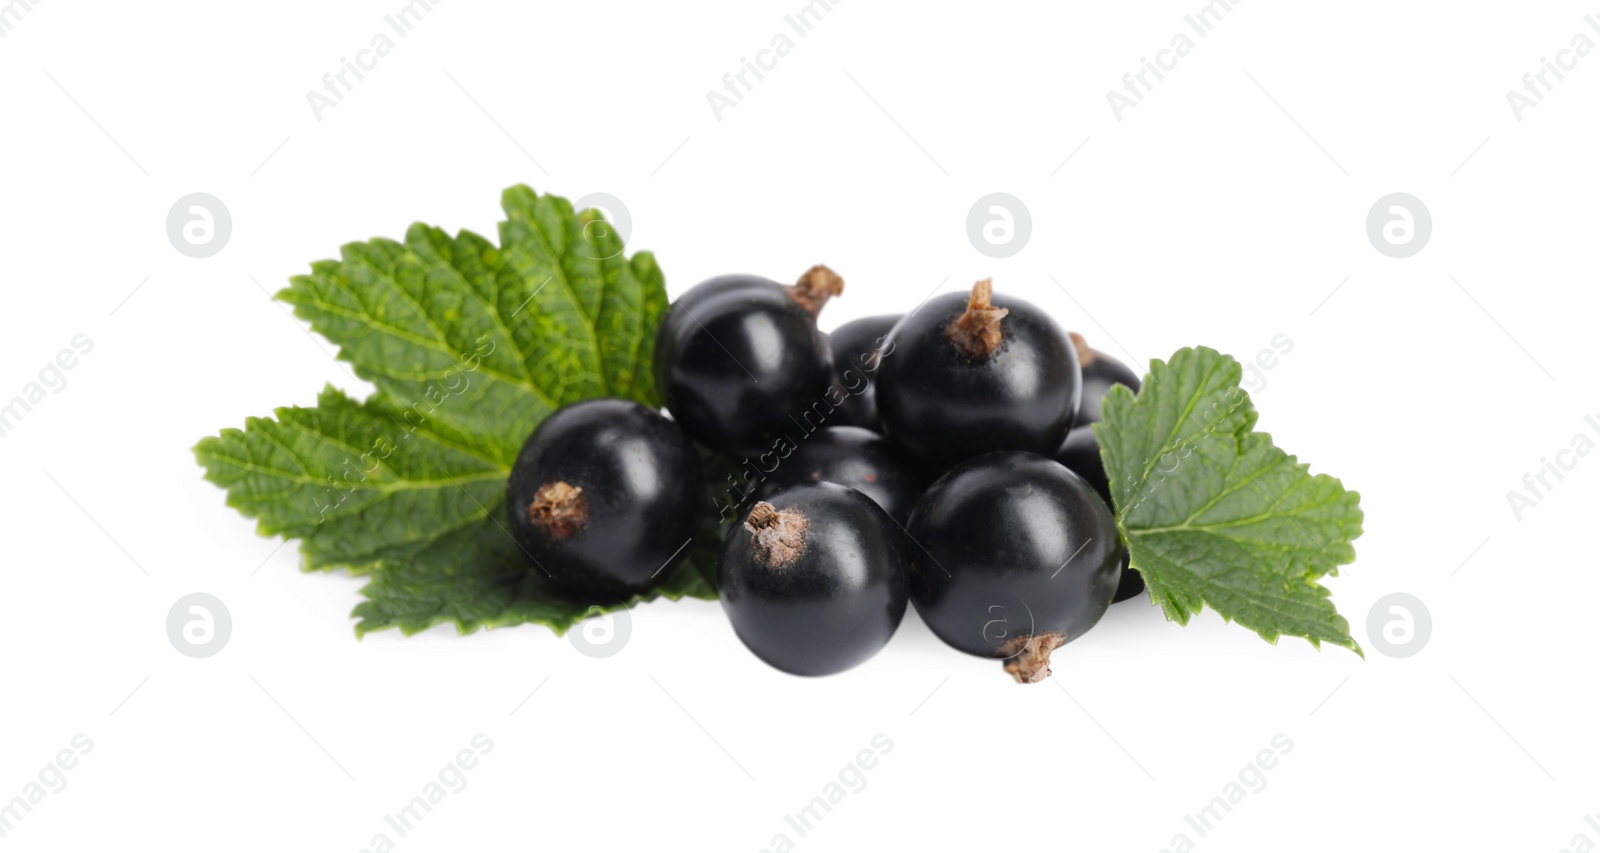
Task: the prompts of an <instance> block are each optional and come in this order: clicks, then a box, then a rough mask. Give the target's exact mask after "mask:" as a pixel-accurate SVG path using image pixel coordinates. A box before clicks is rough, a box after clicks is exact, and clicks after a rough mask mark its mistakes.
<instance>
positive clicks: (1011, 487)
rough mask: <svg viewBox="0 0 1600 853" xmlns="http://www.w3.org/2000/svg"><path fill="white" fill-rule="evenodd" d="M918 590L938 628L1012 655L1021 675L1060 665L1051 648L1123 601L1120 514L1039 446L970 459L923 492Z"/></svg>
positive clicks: (1030, 676)
mask: <svg viewBox="0 0 1600 853" xmlns="http://www.w3.org/2000/svg"><path fill="white" fill-rule="evenodd" d="M909 534H910V538H911V540H912V541H913V542H914V543H915V545H914V546H912V547H911V548H910V553H911V600H912V601H913V602H914V603H915V604H916V607H917V612H918V613H919V614H920V615H921V616H922V619H923V621H924V622H926V623H927V624H928V627H929V628H930V629H932V631H933V633H934V634H935V635H937V636H938V637H939V639H941V640H944V641H945V642H946V643H948V644H949V645H951V646H953V647H955V648H957V649H960V650H961V651H964V652H967V653H969V654H974V655H981V656H986V657H996V658H1004V659H1006V664H1005V669H1006V671H1007V672H1009V673H1011V674H1012V675H1013V676H1015V677H1016V679H1017V680H1018V681H1019V682H1027V683H1032V682H1037V681H1041V680H1043V679H1044V678H1047V677H1048V676H1049V675H1050V652H1051V650H1053V649H1056V648H1058V647H1060V646H1061V645H1063V644H1065V643H1066V642H1068V641H1070V640H1075V639H1077V638H1078V637H1080V636H1082V635H1083V634H1084V633H1085V632H1086V631H1088V630H1089V629H1090V628H1092V627H1094V624H1095V623H1096V622H1098V621H1100V617H1101V616H1103V615H1104V614H1105V612H1106V608H1107V607H1109V606H1110V604H1111V597H1112V595H1113V594H1114V593H1115V592H1116V589H1117V574H1118V561H1119V559H1120V554H1121V543H1120V541H1119V539H1118V533H1117V525H1116V520H1115V519H1114V518H1112V516H1111V512H1110V510H1108V509H1107V508H1106V505H1105V502H1104V501H1102V500H1100V498H1099V497H1098V496H1097V495H1095V493H1094V490H1093V489H1091V488H1090V487H1089V484H1088V483H1086V482H1084V481H1083V478H1082V477H1079V476H1078V475H1077V474H1074V473H1072V472H1071V471H1069V470H1067V469H1066V468H1065V467H1063V466H1062V465H1061V464H1060V463H1058V462H1055V461H1052V460H1050V459H1046V458H1044V457H1042V456H1038V455H1036V454H1033V453H1027V452H1021V451H1006V452H1000V453H991V454H988V455H986V456H980V457H978V458H977V459H972V460H969V461H967V462H964V463H962V464H960V465H958V466H956V467H955V468H953V469H952V470H950V471H949V472H948V473H946V474H945V475H944V476H943V477H941V478H939V480H938V481H936V482H935V483H934V484H933V485H932V486H929V487H928V491H927V492H925V493H924V494H923V496H922V499H921V500H920V501H918V502H917V508H916V509H915V510H913V511H912V513H911V524H910V526H909Z"/></svg>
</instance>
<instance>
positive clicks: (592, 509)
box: [506, 399, 704, 602]
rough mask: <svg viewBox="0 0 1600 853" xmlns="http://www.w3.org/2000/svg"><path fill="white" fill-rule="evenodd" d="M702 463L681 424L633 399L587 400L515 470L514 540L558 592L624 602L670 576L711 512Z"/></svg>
mask: <svg viewBox="0 0 1600 853" xmlns="http://www.w3.org/2000/svg"><path fill="white" fill-rule="evenodd" d="M703 490H704V481H703V480H702V478H701V469H700V456H699V454H698V452H697V451H696V450H695V447H694V444H693V443H692V442H690V441H689V439H688V438H687V437H686V436H685V435H684V434H683V432H682V431H680V430H679V429H678V427H677V425H676V424H674V423H672V422H671V421H669V420H667V419H666V418H664V417H662V416H661V415H660V414H658V413H656V412H653V411H650V410H649V409H647V408H645V407H644V406H641V405H639V404H638V403H635V402H632V401H629V400H612V399H596V400H584V401H582V402H579V403H573V404H571V405H569V406H566V407H564V408H562V409H560V410H558V411H556V412H555V413H554V414H552V415H550V416H549V417H547V418H545V419H544V422H543V423H541V424H539V427H538V429H535V430H534V431H533V435H532V436H530V437H529V438H528V441H527V443H526V444H524V445H523V446H522V451H521V453H519V454H518V455H517V461H516V463H515V464H514V465H513V466H512V469H511V478H510V480H509V482H508V483H507V484H506V507H507V512H508V513H509V515H510V522H511V526H510V531H511V535H512V538H513V539H515V540H516V541H517V544H518V545H520V546H521V547H522V550H523V552H524V553H525V554H526V555H527V556H528V557H529V559H530V560H531V561H532V562H533V563H534V568H533V571H534V572H535V573H537V574H540V575H544V576H548V579H549V580H550V581H551V583H552V584H553V585H554V586H555V588H556V589H557V590H558V591H560V592H562V593H564V594H565V595H567V596H568V597H570V598H573V599H575V600H579V601H596V602H598V601H612V600H616V599H623V598H627V597H629V596H631V595H632V594H634V593H636V592H639V591H641V590H643V589H644V588H646V587H648V586H649V585H650V583H651V581H652V579H655V578H658V577H660V576H661V575H662V574H663V573H665V572H667V571H670V570H671V568H672V566H673V565H674V564H675V563H676V562H677V561H678V560H680V559H682V557H683V554H684V553H686V552H687V550H688V549H686V548H684V545H685V544H687V543H688V542H689V540H690V539H691V538H692V537H693V536H694V533H695V530H696V525H697V522H698V519H699V513H700V510H701V507H702V501H703V499H704V497H703Z"/></svg>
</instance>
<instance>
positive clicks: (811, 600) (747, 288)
mask: <svg viewBox="0 0 1600 853" xmlns="http://www.w3.org/2000/svg"><path fill="white" fill-rule="evenodd" d="M843 289H844V282H843V280H841V279H840V278H839V276H838V275H836V274H834V273H833V271H832V270H829V269H828V268H827V267H823V266H817V267H813V268H811V269H810V270H807V271H806V273H805V274H804V275H802V276H801V277H800V279H799V280H798V281H797V282H796V283H795V284H793V285H780V284H778V283H776V282H773V281H770V280H768V279H764V278H759V277H756V276H748V275H730V276H722V277H719V278H713V279H711V280H709V281H706V282H703V283H701V284H699V285H697V286H696V287H694V288H691V289H690V290H689V291H688V292H687V293H685V294H684V295H683V296H682V297H680V298H679V299H678V301H677V302H675V303H674V304H673V305H672V307H671V309H670V310H669V311H668V313H667V316H666V317H665V319H664V320H663V321H662V324H661V327H660V331H659V334H658V338H657V341H656V351H655V371H656V375H655V379H656V385H657V387H658V388H659V389H660V391H661V393H662V394H663V396H664V399H665V402H666V408H667V411H668V412H670V413H671V419H668V418H667V417H665V416H663V415H661V414H659V413H657V412H653V411H650V410H649V409H646V408H645V407H643V406H640V405H639V404H637V403H632V402H627V401H622V400H612V399H598V400H587V401H584V402H581V403H575V404H573V405H570V406H567V407H565V408H563V409H561V410H560V411H557V412H556V413H554V414H552V415H551V416H550V417H548V418H546V419H545V421H544V422H543V423H542V424H540V426H539V428H538V429H537V430H536V431H535V432H534V434H533V435H532V437H530V438H529V439H528V442H527V444H526V445H525V446H524V447H523V449H522V453H521V455H520V456H518V458H517V461H516V465H515V468H514V469H513V471H512V474H511V480H510V485H509V486H508V501H507V504H508V507H509V512H510V523H511V528H510V529H511V532H512V534H513V536H514V537H515V538H516V540H517V541H518V543H519V544H520V545H521V546H522V549H523V551H524V552H525V553H526V554H527V555H528V557H529V558H530V560H531V561H532V562H533V563H534V565H535V569H534V570H535V571H538V572H542V573H543V574H544V575H546V576H547V577H548V578H549V580H550V582H551V583H552V584H553V585H554V586H555V588H556V589H557V590H558V591H559V592H560V593H561V594H562V595H564V596H568V597H570V598H572V599H574V600H577V601H580V602H588V603H604V602H611V603H615V602H617V601H619V600H622V599H625V598H626V597H628V596H631V595H633V594H635V593H638V592H642V591H644V590H646V589H648V588H649V587H650V586H651V585H652V584H653V583H654V582H655V581H656V580H657V579H659V578H661V577H662V576H663V573H665V572H667V571H669V570H671V568H672V567H673V566H674V565H676V564H677V562H678V561H680V560H682V559H683V556H684V554H685V553H686V552H688V551H689V550H690V547H689V546H690V543H691V542H692V541H693V540H694V538H695V537H696V536H697V535H701V534H700V533H699V531H700V530H701V529H702V522H704V521H706V520H707V515H708V514H711V513H715V514H718V515H720V516H721V517H720V518H719V519H717V521H718V522H719V523H718V525H717V529H719V530H720V531H721V535H722V539H723V541H722V543H721V552H720V558H719V560H718V562H717V583H718V588H719V592H720V595H721V598H722V605H723V608H724V609H725V610H726V611H727V614H728V617H729V619H730V620H731V621H732V622H733V627H734V631H735V632H736V633H737V634H738V635H739V638H740V639H741V640H742V641H743V642H744V643H745V645H746V646H748V647H749V648H750V650H751V651H753V652H755V654H756V655H757V656H758V657H760V658H761V659H762V660H764V661H766V662H767V663H769V664H771V665H773V666H775V667H777V668H778V669H781V670H784V671H786V672H791V673H796V674H799V675H828V674H832V673H836V672H842V671H844V670H846V669H849V668H851V667H853V666H855V665H857V664H859V663H862V662H863V661H865V660H866V659H868V658H870V657H872V656H873V655H874V654H876V653H877V652H878V650H879V649H881V648H882V647H883V646H884V644H886V643H887V642H888V641H889V638H890V637H891V636H892V635H893V634H894V632H895V629H896V628H898V627H899V625H900V621H901V618H902V617H903V616H904V615H905V610H906V603H907V601H908V600H909V601H911V602H913V603H915V605H916V608H917V612H918V613H919V614H921V616H922V618H923V620H924V621H925V622H926V623H927V624H928V627H929V628H930V629H931V630H932V631H933V633H934V634H936V635H937V636H938V637H939V638H940V639H942V640H944V642H946V643H948V644H949V645H951V646H954V647H955V648H957V649H960V650H961V651H964V652H968V653H970V654H974V655H982V656H986V657H993V658H998V659H1001V660H1003V661H1004V662H1005V669H1006V671H1007V672H1010V673H1011V674H1012V675H1013V676H1015V677H1016V679H1017V680H1018V681H1020V682H1030V683H1031V682H1037V681H1040V680H1042V679H1044V678H1046V677H1048V676H1049V675H1050V666H1049V662H1050V652H1051V650H1053V649H1056V648H1058V647H1060V646H1061V645H1062V644H1064V643H1066V642H1068V641H1070V640H1074V639H1077V638H1078V637H1080V636H1082V635H1083V634H1084V633H1085V632H1086V631H1088V630H1089V629H1090V628H1091V627H1093V626H1094V624H1095V623H1096V622H1098V621H1099V620H1100V617H1101V616H1102V615H1104V614H1105V612H1106V608H1107V607H1109V606H1110V605H1111V603H1112V602H1114V601H1122V600H1125V599H1128V598H1131V597H1133V596H1135V595H1137V594H1138V593H1139V592H1140V591H1142V590H1143V588H1144V584H1143V583H1142V581H1141V580H1140V578H1139V574H1138V572H1136V571H1133V570H1131V569H1129V568H1128V554H1127V550H1126V549H1125V547H1124V546H1123V544H1122V541H1121V538H1120V536H1119V534H1118V531H1117V525H1116V520H1115V518H1114V516H1113V514H1112V509H1111V494H1110V488H1109V484H1108V483H1107V479H1106V472H1105V469H1104V467H1103V465H1102V463H1101V459H1100V449H1099V446H1098V444H1097V443H1096V440H1095V435H1094V431H1093V430H1092V429H1091V428H1090V425H1091V424H1093V423H1094V422H1096V421H1097V420H1099V418H1100V401H1101V398H1102V397H1103V396H1104V395H1105V393H1106V392H1107V391H1108V390H1109V389H1110V388H1111V386H1112V385H1114V384H1121V385H1126V386H1128V387H1130V388H1132V389H1134V390H1135V391H1137V390H1138V388H1139V379H1138V377H1137V376H1136V375H1135V374H1134V373H1133V371H1131V370H1129V369H1128V368H1127V367H1126V366H1124V365H1123V364H1121V363H1120V362H1118V361H1116V360H1115V359H1113V358H1111V357H1109V356H1107V355H1105V354H1104V353H1101V352H1097V351H1095V350H1093V349H1090V348H1089V347H1088V345H1087V344H1086V343H1085V342H1084V340H1083V338H1082V337H1081V336H1079V335H1077V334H1069V333H1067V332H1065V331H1064V330H1063V329H1062V328H1061V327H1060V326H1059V325H1058V324H1057V323H1056V322H1055V321H1054V320H1053V319H1052V318H1051V317H1049V316H1048V315H1046V314H1045V313H1044V312H1043V311H1041V310H1040V309H1039V308H1037V307H1035V306H1033V305H1031V304H1029V303H1027V302H1024V301H1022V300H1020V299H1010V298H1005V297H1001V296H998V295H996V294H995V293H994V292H993V289H992V287H991V285H990V282H989V281H988V280H985V281H980V282H978V283H977V284H975V285H973V287H972V290H971V292H970V293H966V294H961V293H956V294H947V295H944V296H939V297H935V298H933V299H930V300H928V301H927V302H926V303H924V304H923V305H922V306H921V307H920V308H918V309H917V310H916V311H913V312H912V313H910V314H908V315H905V316H882V317H869V318H866V319H862V320H856V321H854V322H851V323H847V324H845V325H843V326H841V327H839V328H838V329H836V330H835V331H834V332H833V333H832V334H825V333H823V332H821V331H819V330H818V328H817V315H818V314H819V313H820V312H821V310H822V308H823V306H824V305H825V304H826V303H827V302H828V300H829V299H830V298H831V297H833V296H837V295H839V294H840V293H841V292H842V291H843ZM712 468H715V469H717V470H721V469H729V470H733V471H734V472H735V473H732V474H730V475H729V476H728V477H727V481H726V484H714V485H712V486H711V489H710V491H711V492H712V496H711V497H710V498H709V504H708V496H707V486H708V483H707V479H708V477H707V475H706V474H705V473H704V472H705V471H706V470H708V469H712Z"/></svg>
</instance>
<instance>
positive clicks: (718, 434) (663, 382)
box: [655, 266, 844, 453]
mask: <svg viewBox="0 0 1600 853" xmlns="http://www.w3.org/2000/svg"><path fill="white" fill-rule="evenodd" d="M843 288H844V281H843V280H842V279H840V278H839V277H838V276H837V275H835V274H834V273H833V271H831V270H829V269H828V268H827V267H823V266H817V267H812V268H811V269H810V270H808V271H807V272H806V274H805V275H803V276H801V277H800V280H799V282H798V283H797V284H795V285H793V286H789V287H785V286H783V285H780V284H778V283H776V282H773V281H769V280H767V279H764V278H759V277H757V276H748V275H739V276H721V277H719V278H713V279H711V280H709V281H705V282H702V283H700V284H698V285H695V286H694V287H693V288H691V289H690V290H689V291H688V292H687V293H685V294H684V295H683V296H682V297H680V298H679V299H678V301H677V302H675V303H673V306H672V308H671V309H670V310H668V312H667V316H666V317H665V318H664V319H663V320H662V322H661V330H660V332H659V333H658V335H657V338H656V352H655V371H656V387H657V388H659V389H660V390H661V393H662V395H663V397H664V398H665V400H666V406H667V410H668V411H670V412H672V417H673V418H674V419H675V420H676V421H677V422H678V423H679V425H681V426H682V428H683V431H684V432H686V433H688V434H689V436H690V437H692V438H693V439H694V440H696V441H698V442H700V443H701V444H704V445H706V446H707V447H709V448H711V449H713V450H717V451H720V452H728V453H731V452H736V451H747V450H757V449H762V448H765V447H766V446H767V445H769V444H770V443H771V442H772V441H773V440H774V439H775V438H777V437H778V436H780V435H782V434H784V433H785V432H786V431H788V430H790V429H792V428H793V427H794V425H795V424H796V423H797V420H795V419H798V422H802V423H803V422H804V421H805V418H806V415H807V414H808V413H809V412H811V411H813V410H814V409H815V410H816V411H823V410H825V409H828V408H831V405H830V404H829V403H828V389H829V386H830V385H832V383H833V357H832V355H831V354H830V351H829V348H828V337H827V335H824V334H823V333H822V332H820V331H818V330H817V322H816V315H817V312H818V311H821V310H822V306H823V305H824V304H825V303H826V302H827V301H828V298H829V297H831V296H835V295H837V294H838V293H839V292H840V291H841V290H842V289H843Z"/></svg>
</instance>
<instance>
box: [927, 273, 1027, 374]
mask: <svg viewBox="0 0 1600 853" xmlns="http://www.w3.org/2000/svg"><path fill="white" fill-rule="evenodd" d="M993 296H994V284H993V281H992V280H991V279H987V278H986V279H984V280H983V281H980V282H978V283H977V284H974V285H973V286H972V296H971V297H970V298H969V299H968V300H967V310H966V311H963V312H962V313H961V316H959V317H957V318H955V319H954V320H952V321H950V325H948V326H946V327H945V330H944V335H945V337H946V338H949V339H950V343H952V344H954V345H955V348H956V349H958V350H960V351H961V354H962V355H964V356H966V357H967V358H988V357H989V356H990V355H992V354H993V353H994V351H995V350H997V349H999V348H1000V341H1001V340H1002V337H1001V334H1000V321H1001V320H1002V319H1003V318H1004V317H1005V316H1006V315H1007V314H1009V313H1011V312H1010V311H1008V310H1006V309H1004V308H996V307H994V304H993V303H992V302H990V299H991V298H993Z"/></svg>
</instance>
